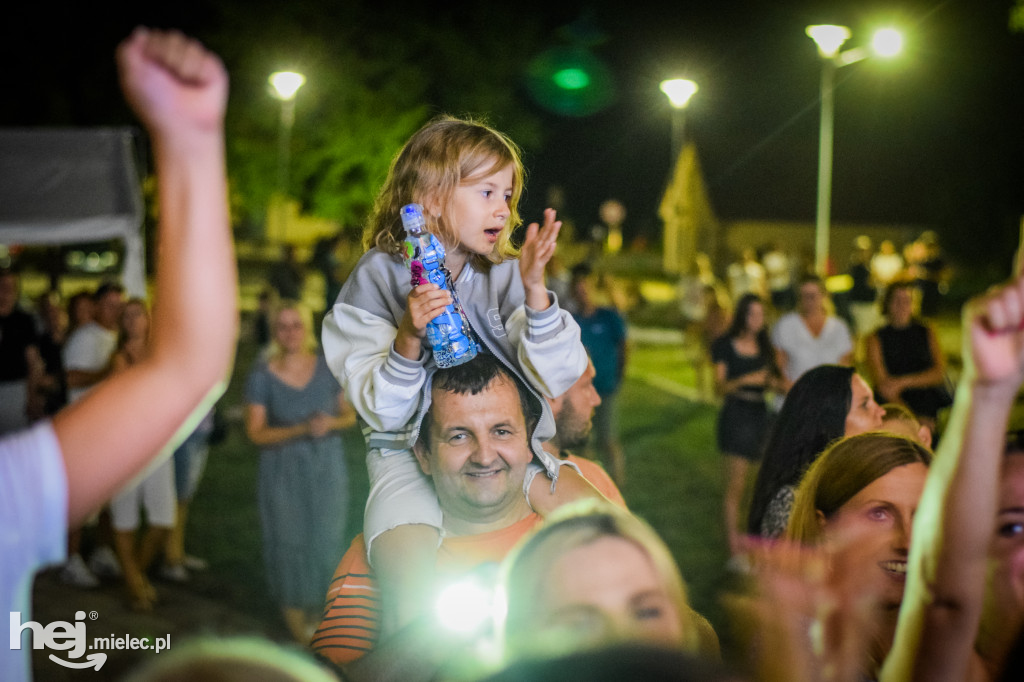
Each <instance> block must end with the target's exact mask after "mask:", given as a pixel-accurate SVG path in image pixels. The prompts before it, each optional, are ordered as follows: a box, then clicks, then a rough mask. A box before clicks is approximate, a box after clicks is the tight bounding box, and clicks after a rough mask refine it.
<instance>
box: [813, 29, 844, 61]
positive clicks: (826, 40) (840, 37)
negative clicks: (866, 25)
mask: <svg viewBox="0 0 1024 682" xmlns="http://www.w3.org/2000/svg"><path fill="white" fill-rule="evenodd" d="M807 35H808V36H809V37H810V38H811V39H812V40H813V41H814V42H815V43H816V44H817V45H818V52H820V53H821V56H822V57H828V58H831V57H835V56H836V55H837V54H838V53H839V48H841V47H842V46H843V43H845V42H846V41H847V40H848V39H849V37H850V29H848V28H846V27H845V26H834V25H832V24H816V25H814V26H808V27H807Z"/></svg>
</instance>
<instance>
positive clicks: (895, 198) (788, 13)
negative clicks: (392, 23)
mask: <svg viewBox="0 0 1024 682" xmlns="http://www.w3.org/2000/svg"><path fill="white" fill-rule="evenodd" d="M339 1H341V2H343V1H344V0H339ZM212 2H213V0H208V2H206V3H204V2H202V1H201V0H182V1H181V2H178V3H174V4H173V5H171V4H167V5H166V8H165V9H162V5H159V4H152V3H148V4H143V7H142V8H141V9H140V8H135V9H133V10H130V11H129V12H128V13H124V14H118V13H116V12H115V11H113V9H112V8H111V10H110V11H106V10H104V9H103V8H102V7H98V6H97V5H95V4H93V5H89V6H84V7H83V6H82V5H83V4H82V3H78V4H75V5H72V4H70V3H67V4H66V6H65V3H63V2H57V3H51V4H42V3H39V4H36V5H31V6H29V7H28V8H27V9H26V12H27V13H28V15H29V16H28V18H27V20H25V21H18V22H16V21H7V22H5V26H4V27H3V28H0V58H3V59H4V62H5V63H7V64H8V65H10V64H12V63H13V64H17V65H22V66H23V67H24V68H22V69H18V70H16V71H11V70H8V72H7V74H5V79H6V80H7V81H8V83H9V85H13V86H14V91H15V92H26V91H27V92H28V93H29V94H28V95H27V96H24V97H23V100H24V101H22V102H21V103H19V104H17V105H16V106H15V107H14V109H15V110H16V111H17V114H16V115H14V114H11V113H10V112H11V109H12V107H11V106H10V100H9V98H11V97H12V95H11V94H10V93H11V90H7V93H8V95H7V98H8V104H7V105H5V108H6V109H7V113H6V114H0V122H2V123H5V124H10V123H19V124H30V123H32V116H33V111H34V108H36V109H38V110H40V111H42V110H44V109H45V108H46V107H48V106H49V107H50V108H51V109H52V101H51V96H50V95H49V94H48V93H54V92H69V91H73V92H75V93H76V97H75V98H74V100H73V101H72V102H71V103H70V104H67V105H62V106H67V107H68V109H69V110H68V111H67V115H68V118H69V119H74V120H80V121H84V122H89V123H100V122H101V121H91V120H89V110H90V107H92V106H94V105H95V104H96V100H97V99H100V98H109V97H110V96H111V95H110V93H111V89H112V88H113V87H114V73H113V68H112V61H111V50H112V47H113V45H114V44H116V42H117V40H118V38H119V37H121V36H123V35H125V34H126V33H127V31H128V30H129V28H130V26H131V25H133V24H134V23H136V22H137V21H140V20H152V18H154V17H156V18H157V20H158V21H160V22H161V23H163V24H165V25H167V24H177V25H180V26H182V28H184V29H185V30H187V31H192V32H200V33H201V31H202V30H203V21H204V17H203V12H202V11H195V8H203V7H205V6H208V5H209V4H211V3H212ZM279 6H280V7H281V8H282V10H281V11H287V9H286V8H287V7H288V5H287V4H286V3H281V4H280V5H279ZM369 6H371V7H372V6H374V5H373V4H369ZM1010 6H1011V0H906V1H901V0H888V1H886V2H873V1H865V2H838V1H837V2H820V1H819V2H815V1H813V0H803V1H796V2H785V1H782V2H760V1H758V2H734V1H733V0H717V1H716V2H700V3H697V2H687V1H685V0H683V1H680V2H675V3H664V2H658V3H644V2H640V3H636V2H633V3H629V2H622V1H621V0H618V1H616V2H612V1H611V0H595V1H594V2H591V3H575V4H574V3H558V2H549V3H547V5H541V4H539V3H537V7H536V8H535V7H533V6H532V5H531V4H529V3H527V4H526V5H523V6H522V8H521V11H522V12H523V13H538V12H539V13H541V15H542V16H543V20H544V21H545V23H546V24H548V25H550V26H551V28H552V29H555V28H557V27H559V26H564V25H565V24H567V23H569V22H572V21H573V20H574V19H578V18H579V17H581V16H582V17H585V18H586V19H587V21H586V22H585V24H586V25H587V26H589V27H590V28H592V29H595V32H596V33H597V34H600V35H602V36H603V38H604V40H603V41H602V42H601V43H600V44H597V45H595V46H594V47H593V52H594V54H596V55H597V56H598V57H599V58H600V59H602V60H603V61H604V62H605V63H606V64H607V65H608V67H609V68H610V70H611V72H612V74H613V76H614V80H615V87H616V93H617V94H616V98H615V100H614V101H613V103H612V104H611V105H610V106H609V107H608V108H606V109H605V110H604V111H602V112H600V113H598V114H594V115H592V116H589V117H584V118H565V117H561V116H556V115H551V114H545V113H544V112H543V111H542V110H541V109H540V108H538V107H536V106H535V105H534V104H532V103H530V102H529V101H527V100H525V98H524V106H525V107H530V108H532V109H534V110H535V113H537V114H538V115H540V116H541V117H542V120H543V122H544V125H545V133H546V145H545V147H544V148H543V149H540V150H533V151H532V152H531V153H530V154H529V156H528V159H527V160H528V163H529V169H530V184H529V185H528V189H529V193H528V197H527V204H526V206H525V208H526V216H527V217H534V212H535V211H539V206H540V204H541V203H543V201H544V194H545V190H546V188H547V187H548V186H550V185H552V184H556V183H557V184H560V185H562V186H564V188H565V190H566V193H567V195H568V200H569V205H568V209H567V210H568V213H569V214H571V215H573V216H574V217H575V218H576V221H577V223H579V224H580V225H581V226H585V225H587V224H589V223H590V222H591V221H593V220H595V219H596V207H597V205H598V204H599V203H600V202H601V201H602V200H604V199H606V198H609V197H616V198H619V199H621V200H622V201H623V202H624V203H625V204H626V206H627V209H628V211H629V218H628V220H627V233H628V232H630V231H632V232H637V233H647V234H655V233H656V229H657V219H656V209H657V204H658V201H659V198H660V195H661V192H662V190H663V187H664V183H665V181H666V178H667V174H668V171H669V165H670V158H669V157H670V153H669V145H670V112H669V108H668V105H667V101H666V100H665V98H664V95H662V94H661V92H659V91H658V83H659V81H660V80H661V79H662V78H665V77H667V76H670V75H677V74H678V75H684V76H686V77H689V78H692V79H694V80H696V81H697V82H698V83H699V84H700V92H698V93H697V95H696V96H695V97H694V99H693V101H692V103H691V106H690V109H689V111H688V115H687V132H688V135H689V136H690V139H692V140H694V141H695V143H696V145H697V149H698V153H699V156H700V160H701V163H702V165H703V168H704V171H705V176H706V180H707V183H708V187H709V190H710V193H711V200H712V203H713V205H714V207H715V209H716V211H717V212H718V214H719V215H720V216H721V217H723V218H725V219H747V218H749V219H781V220H801V221H808V222H810V221H813V219H814V204H815V191H816V189H815V188H816V177H817V176H816V174H817V144H818V108H817V96H818V88H819V77H820V70H819V69H820V65H819V61H818V57H817V55H816V51H815V47H814V45H813V43H812V42H811V40H810V39H809V38H807V37H806V36H805V35H804V27H805V26H806V25H807V24H809V23H846V24H847V25H849V26H850V27H851V28H852V29H853V31H854V38H853V39H852V40H851V43H850V44H851V45H853V44H855V43H857V42H858V41H859V40H861V39H863V38H864V37H865V36H867V35H868V34H869V28H870V26H871V25H872V21H871V20H872V18H873V17H878V16H883V17H888V18H890V19H891V22H890V23H894V24H899V25H900V26H901V27H902V28H904V29H905V31H906V33H907V47H906V52H905V54H904V55H903V56H901V57H900V58H899V59H898V60H896V61H892V62H882V61H880V60H877V59H875V60H866V61H864V62H861V63H858V64H854V65H851V66H849V67H846V68H844V69H842V70H841V71H840V72H839V78H838V81H839V85H838V88H837V91H836V133H835V134H836V143H835V159H836V164H835V176H834V195H833V217H834V220H836V221H840V222H842V221H848V222H881V223H894V224H895V223H903V224H906V223H910V224H926V225H929V226H934V227H936V228H938V229H939V230H940V232H941V233H942V234H943V235H948V242H949V243H950V244H953V245H954V246H957V247H959V246H961V245H962V246H963V248H964V249H965V251H964V253H968V254H969V252H970V251H971V249H972V248H973V249H975V250H976V251H977V250H981V249H983V248H986V247H989V245H990V244H993V243H995V244H1002V243H1003V242H1005V240H1006V239H1007V238H1008V237H1007V234H1010V233H1013V234H1015V227H1014V226H1015V224H1016V222H1017V220H1018V218H1019V215H1020V214H1021V213H1022V212H1024V191H1022V188H1024V182H1022V180H1024V173H1022V170H1024V168H1022V165H1024V164H1022V159H1024V125H1022V123H1024V101H1022V100H1024V68H1022V66H1024V35H1013V34H1011V33H1010V32H1009V29H1008V28H1007V24H1008V13H1009V8H1010ZM112 7H113V6H112ZM851 7H853V8H854V9H851ZM154 8H156V9H154ZM652 8H657V9H652ZM467 11H475V12H487V11H488V10H487V8H486V3H480V2H476V3H472V4H468V3H467ZM494 30H495V31H514V30H515V27H514V26H511V27H509V26H494ZM470 39H473V40H486V39H487V36H482V35H475V36H470ZM107 108H108V109H109V107H107ZM108 122H110V123H117V122H120V121H108ZM979 234H984V235H989V234H991V235H992V237H993V238H992V239H987V240H986V239H982V240H979V239H977V236H978V235H979ZM964 235H969V236H964ZM979 244H981V246H979Z"/></svg>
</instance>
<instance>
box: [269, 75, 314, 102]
mask: <svg viewBox="0 0 1024 682" xmlns="http://www.w3.org/2000/svg"><path fill="white" fill-rule="evenodd" d="M267 81H269V83H270V85H271V87H273V88H274V96H275V97H277V98H278V99H283V100H290V99H291V98H293V97H295V93H297V92H298V91H299V88H301V87H302V85H303V84H304V83H305V82H306V77H305V76H303V75H302V74H301V73H295V72H294V71H277V72H275V73H272V74H270V78H268V79H267Z"/></svg>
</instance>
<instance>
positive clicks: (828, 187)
mask: <svg viewBox="0 0 1024 682" xmlns="http://www.w3.org/2000/svg"><path fill="white" fill-rule="evenodd" d="M806 32H807V35H808V36H809V37H810V38H811V39H812V40H814V42H815V43H816V44H817V46H818V54H819V55H821V60H822V66H821V125H820V128H819V135H818V202H817V211H816V216H815V227H814V266H815V270H816V271H817V272H818V274H819V275H821V276H825V275H826V274H827V272H826V271H827V268H828V255H829V231H830V228H831V225H830V223H831V215H832V147H833V130H834V128H835V80H836V71H837V70H838V69H840V68H842V67H844V66H847V65H849V64H853V63H855V62H859V61H860V60H862V59H864V58H866V57H868V56H869V52H868V51H867V50H866V49H865V48H863V47H855V48H853V49H850V50H846V51H845V52H840V51H839V50H840V48H842V46H843V43H845V42H846V41H847V40H848V39H849V38H850V29H848V28H846V27H845V26H833V25H829V24H819V25H814V26H808V27H807V30H806ZM871 47H872V50H873V51H874V53H875V54H877V55H879V56H882V57H891V56H893V55H896V54H898V53H899V51H900V50H901V49H902V47H903V37H902V36H901V35H900V33H899V32H898V31H896V30H895V29H891V28H884V29H881V30H879V31H877V32H876V33H875V35H874V39H873V40H872V43H871Z"/></svg>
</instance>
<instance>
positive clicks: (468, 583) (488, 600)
mask: <svg viewBox="0 0 1024 682" xmlns="http://www.w3.org/2000/svg"><path fill="white" fill-rule="evenodd" d="M435 610H436V613H437V619H438V621H440V623H441V625H443V626H444V627H446V628H447V629H449V630H452V631H455V632H461V633H467V634H468V633H472V632H476V631H478V630H480V629H481V627H482V626H483V625H484V624H485V623H489V622H490V621H491V620H492V618H493V612H494V594H493V592H492V591H491V590H489V589H487V588H485V587H484V586H482V585H480V583H478V582H477V581H474V580H465V581H462V582H457V583H452V584H451V585H449V586H447V587H446V588H444V589H443V590H442V591H441V594H439V595H438V597H437V602H436V604H435Z"/></svg>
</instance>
